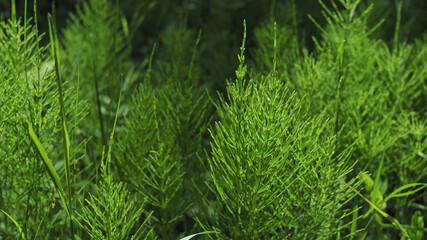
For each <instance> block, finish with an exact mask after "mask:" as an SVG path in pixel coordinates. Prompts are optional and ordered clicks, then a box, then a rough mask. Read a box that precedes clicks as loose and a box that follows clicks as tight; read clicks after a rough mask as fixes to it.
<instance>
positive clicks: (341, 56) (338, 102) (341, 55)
mask: <svg viewBox="0 0 427 240" xmlns="http://www.w3.org/2000/svg"><path fill="white" fill-rule="evenodd" d="M344 46H345V40H343V41H342V42H341V44H340V46H339V48H338V64H339V70H338V86H337V97H336V105H335V109H336V112H335V131H334V133H335V135H336V140H335V150H336V151H337V150H338V146H339V134H338V133H339V114H340V108H341V89H342V82H343V62H344Z"/></svg>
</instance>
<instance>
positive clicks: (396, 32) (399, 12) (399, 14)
mask: <svg viewBox="0 0 427 240" xmlns="http://www.w3.org/2000/svg"><path fill="white" fill-rule="evenodd" d="M395 2H396V13H397V16H396V28H395V30H394V39H393V41H394V42H393V45H394V51H397V50H398V46H399V45H398V44H399V30H400V20H401V17H402V4H403V3H402V0H395Z"/></svg>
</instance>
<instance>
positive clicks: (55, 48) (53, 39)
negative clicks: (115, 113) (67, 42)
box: [48, 14, 75, 239]
mask: <svg viewBox="0 0 427 240" xmlns="http://www.w3.org/2000/svg"><path fill="white" fill-rule="evenodd" d="M48 19H49V21H48V23H49V37H50V44H51V45H50V46H51V51H52V56H53V57H54V60H55V73H56V79H57V84H58V91H59V96H58V97H59V104H60V112H61V119H62V137H63V141H64V151H65V152H64V157H65V179H66V184H67V192H68V194H67V198H68V206H69V211H70V215H69V216H70V224H71V234H72V239H74V233H75V231H74V217H73V205H72V198H73V197H72V194H71V184H70V175H71V174H70V140H69V137H68V130H67V122H66V117H65V110H64V109H65V107H64V99H63V91H62V79H61V72H60V66H61V65H60V59H59V41H58V35H57V33H56V26H55V20H54V19H52V16H51V15H50V14H49V15H48Z"/></svg>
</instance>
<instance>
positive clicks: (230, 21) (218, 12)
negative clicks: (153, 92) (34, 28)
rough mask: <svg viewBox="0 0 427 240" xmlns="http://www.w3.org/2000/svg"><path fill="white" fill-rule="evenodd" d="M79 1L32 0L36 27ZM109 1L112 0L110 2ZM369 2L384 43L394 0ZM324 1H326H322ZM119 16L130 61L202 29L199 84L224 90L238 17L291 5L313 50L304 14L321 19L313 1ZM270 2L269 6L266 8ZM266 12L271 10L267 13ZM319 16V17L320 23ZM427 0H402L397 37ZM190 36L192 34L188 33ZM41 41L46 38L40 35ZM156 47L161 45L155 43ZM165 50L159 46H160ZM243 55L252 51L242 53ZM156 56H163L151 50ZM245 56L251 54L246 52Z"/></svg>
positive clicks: (153, 6)
mask: <svg viewBox="0 0 427 240" xmlns="http://www.w3.org/2000/svg"><path fill="white" fill-rule="evenodd" d="M10 2H11V1H9V0H0V19H2V20H4V19H8V18H9V17H10V5H11V3H10ZM81 2H84V1H82V0H60V1H59V0H58V1H56V2H55V1H46V0H41V1H37V12H38V15H39V20H38V22H39V29H40V31H41V32H47V29H48V24H47V13H48V12H52V5H53V3H54V4H55V14H56V19H57V27H58V28H59V32H61V31H60V30H61V29H62V28H65V26H66V22H67V19H68V16H69V14H70V13H73V12H75V11H76V6H77V5H78V4H79V3H81ZM112 2H114V1H112ZM371 3H374V4H375V7H374V9H373V13H372V14H371V17H370V18H369V25H370V26H374V25H375V24H377V23H378V22H379V21H380V20H381V19H385V20H386V21H385V22H384V24H382V26H381V27H380V29H379V30H378V31H376V32H375V33H374V34H376V37H380V38H381V39H382V40H384V41H385V42H387V43H389V44H392V40H393V35H394V30H395V22H396V16H397V11H396V4H397V1H395V0H362V1H361V3H360V6H359V8H358V9H365V8H366V7H367V6H369V5H370V4H371ZM16 4H17V7H16V9H17V14H18V15H20V16H23V12H24V6H23V5H24V1H23V0H22V1H16ZM325 4H326V5H327V6H330V2H329V1H325ZM28 5H29V6H28V8H29V11H28V14H29V15H30V16H31V15H33V13H32V2H31V1H30V2H29V3H28ZM119 5H120V10H121V16H122V17H125V18H126V21H127V24H128V28H129V39H128V40H129V41H131V43H132V44H131V57H132V59H133V60H134V61H135V62H141V61H142V59H144V58H147V56H149V53H150V51H151V49H152V47H153V45H154V43H158V42H162V41H163V44H167V42H164V39H165V38H168V37H169V36H168V34H169V33H170V32H173V31H175V30H177V29H179V28H181V29H183V28H184V29H186V30H192V31H193V32H197V31H199V30H202V37H201V43H200V45H201V46H200V48H199V50H198V54H197V56H196V57H197V62H198V63H200V76H202V77H201V79H200V81H199V84H201V85H204V86H205V87H208V88H210V89H212V90H220V91H221V92H223V91H224V90H225V84H224V83H225V79H228V78H230V77H232V76H233V75H234V70H235V69H236V66H237V64H238V63H237V60H236V57H235V56H236V54H237V53H238V49H239V44H240V41H241V34H242V27H241V23H242V21H243V19H246V20H247V24H248V35H249V36H253V35H254V32H255V31H256V28H257V27H259V26H260V25H261V24H264V23H265V21H266V20H268V19H270V17H271V16H272V15H274V16H275V18H276V21H277V22H278V24H279V25H282V26H283V25H284V23H292V21H293V19H292V18H293V16H292V11H291V8H292V7H295V10H296V16H295V17H296V18H295V20H296V25H297V26H296V27H297V28H298V34H300V36H298V39H299V42H300V46H305V47H306V48H307V49H308V50H309V51H311V50H313V49H314V43H313V41H312V36H319V35H320V32H319V30H318V29H317V28H316V26H315V25H314V24H313V22H312V21H311V20H310V19H309V18H308V17H307V15H308V14H310V15H311V16H313V18H314V19H317V20H319V21H320V23H321V24H326V21H325V20H324V18H323V17H322V13H321V9H322V8H321V6H320V4H319V3H318V2H317V1H314V0H298V1H295V0H288V1H286V0H284V1H280V0H278V1H276V0H269V1H265V0H181V1H176V0H158V1H147V0H121V1H119ZM272 6H275V7H274V10H273V8H272ZM272 11H274V13H273V14H272ZM322 21H323V22H322ZM426 23H427V1H425V0H406V1H404V4H403V8H402V19H401V28H400V32H399V34H400V36H399V39H401V40H403V41H406V42H413V41H415V39H417V38H420V37H421V35H422V34H423V33H424V32H425V31H426V25H427V24H426ZM193 38H194V37H193ZM44 41H45V42H47V41H48V39H47V38H46V37H45V38H44ZM255 41H256V40H255V38H248V43H247V48H248V49H251V46H254V45H256V42H255ZM159 47H160V49H162V46H159ZM164 52H165V51H164ZM248 54H256V53H254V52H252V53H251V52H248ZM156 55H157V57H158V58H167V57H168V56H163V55H159V52H158V53H157V54H156ZM248 59H251V56H248Z"/></svg>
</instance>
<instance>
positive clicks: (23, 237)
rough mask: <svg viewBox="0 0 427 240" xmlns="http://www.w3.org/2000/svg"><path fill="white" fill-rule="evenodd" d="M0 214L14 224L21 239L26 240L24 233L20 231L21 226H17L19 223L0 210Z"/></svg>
mask: <svg viewBox="0 0 427 240" xmlns="http://www.w3.org/2000/svg"><path fill="white" fill-rule="evenodd" d="M0 212H2V213H3V214H4V215H6V217H8V218H9V219H10V220H11V221H12V222H13V223H14V224H15V226H16V227H17V228H18V231H19V233H20V234H21V237H22V239H24V240H26V239H27V238H26V237H25V233H24V232H23V231H22V228H21V226H19V223H18V222H17V221H16V220H15V219H14V218H13V217H12V216H10V215H9V214H7V212H5V211H3V209H0Z"/></svg>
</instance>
